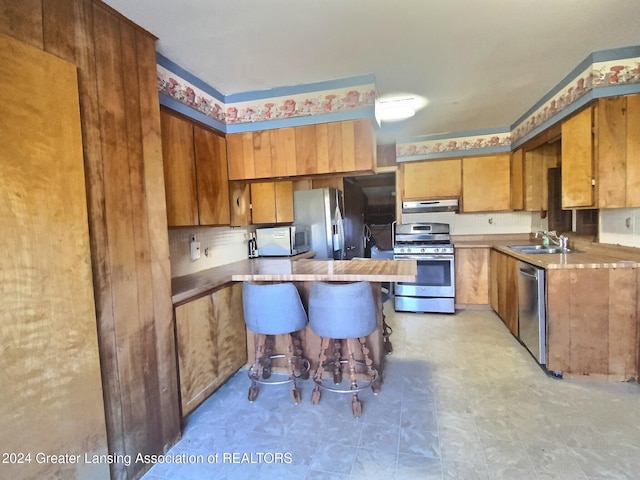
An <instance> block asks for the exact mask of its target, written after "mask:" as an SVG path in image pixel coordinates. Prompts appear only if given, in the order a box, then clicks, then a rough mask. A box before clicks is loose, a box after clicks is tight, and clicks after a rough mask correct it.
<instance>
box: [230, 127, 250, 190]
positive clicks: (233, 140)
mask: <svg viewBox="0 0 640 480" xmlns="http://www.w3.org/2000/svg"><path fill="white" fill-rule="evenodd" d="M226 140H227V170H228V172H229V180H242V179H244V178H246V177H245V172H244V140H243V138H242V134H240V133H235V134H232V135H227V137H226Z"/></svg>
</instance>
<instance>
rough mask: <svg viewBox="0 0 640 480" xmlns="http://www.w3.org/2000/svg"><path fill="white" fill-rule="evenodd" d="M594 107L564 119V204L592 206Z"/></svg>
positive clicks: (563, 206)
mask: <svg viewBox="0 0 640 480" xmlns="http://www.w3.org/2000/svg"><path fill="white" fill-rule="evenodd" d="M592 115H593V109H592V108H591V107H589V108H586V109H585V110H583V111H581V112H580V113H578V114H576V115H574V116H573V117H571V118H569V119H568V120H566V121H564V122H563V123H562V208H574V207H593V206H594V188H593V184H592V181H593V178H594V177H593V172H594V169H593V134H592V125H593V121H592Z"/></svg>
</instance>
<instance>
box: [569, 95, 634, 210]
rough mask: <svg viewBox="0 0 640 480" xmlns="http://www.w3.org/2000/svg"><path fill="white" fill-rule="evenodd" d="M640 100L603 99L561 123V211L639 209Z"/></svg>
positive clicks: (626, 97) (632, 97)
mask: <svg viewBox="0 0 640 480" xmlns="http://www.w3.org/2000/svg"><path fill="white" fill-rule="evenodd" d="M639 155H640V95H628V96H621V97H609V98H602V99H600V100H598V102H597V103H596V104H595V105H593V106H590V107H587V108H586V109H584V110H583V111H581V112H579V113H578V114H577V115H575V116H573V117H571V118H570V119H568V120H567V121H566V122H564V123H563V124H562V206H563V208H571V207H576V208H580V207H586V208H628V207H638V206H640V162H638V160H637V159H638V156H639Z"/></svg>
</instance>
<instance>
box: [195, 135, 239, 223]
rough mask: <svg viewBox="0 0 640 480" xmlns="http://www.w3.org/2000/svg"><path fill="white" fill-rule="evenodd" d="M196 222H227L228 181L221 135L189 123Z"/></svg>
mask: <svg viewBox="0 0 640 480" xmlns="http://www.w3.org/2000/svg"><path fill="white" fill-rule="evenodd" d="M193 142H194V150H195V165H196V178H197V190H198V218H199V223H200V225H229V223H230V222H231V216H230V215H231V214H230V211H229V181H228V177H227V148H226V143H225V140H224V137H221V136H220V135H217V134H215V133H213V132H212V131H210V130H207V129H205V128H202V127H199V126H197V125H194V126H193Z"/></svg>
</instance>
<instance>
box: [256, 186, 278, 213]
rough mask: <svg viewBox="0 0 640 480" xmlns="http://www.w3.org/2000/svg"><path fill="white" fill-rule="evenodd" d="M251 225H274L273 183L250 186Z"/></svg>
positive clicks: (274, 201) (274, 193)
mask: <svg viewBox="0 0 640 480" xmlns="http://www.w3.org/2000/svg"><path fill="white" fill-rule="evenodd" d="M250 188H251V223H275V222H276V221H277V219H276V192H275V182H256V183H252V184H251V187H250Z"/></svg>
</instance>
